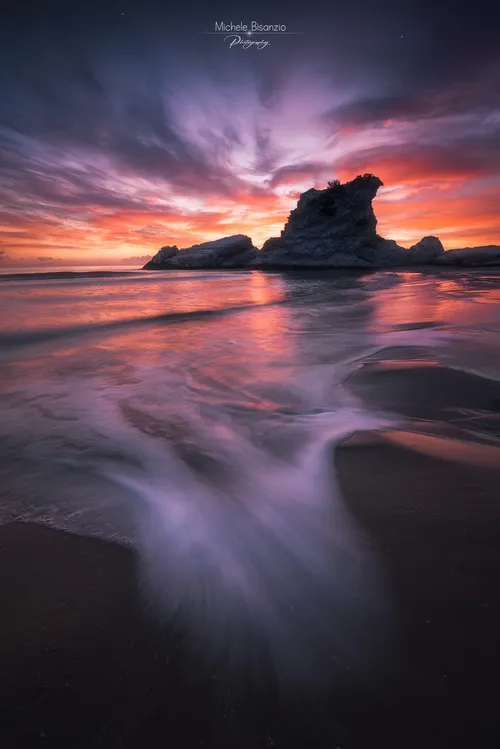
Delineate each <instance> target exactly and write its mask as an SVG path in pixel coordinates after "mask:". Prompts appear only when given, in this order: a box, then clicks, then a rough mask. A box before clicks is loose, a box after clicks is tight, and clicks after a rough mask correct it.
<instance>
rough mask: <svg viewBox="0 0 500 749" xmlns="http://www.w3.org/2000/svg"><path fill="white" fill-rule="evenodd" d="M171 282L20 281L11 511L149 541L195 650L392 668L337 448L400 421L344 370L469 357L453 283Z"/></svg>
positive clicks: (282, 672)
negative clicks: (406, 352)
mask: <svg viewBox="0 0 500 749" xmlns="http://www.w3.org/2000/svg"><path fill="white" fill-rule="evenodd" d="M168 278H170V280H169V282H168V284H167V283H165V280H164V279H163V277H161V278H160V277H158V280H157V279H156V278H153V277H151V280H150V281H149V282H147V283H146V282H145V283H142V282H141V284H138V283H135V280H133V279H131V281H130V283H129V282H128V281H127V279H126V278H124V279H123V281H122V280H119V281H117V279H116V278H112V279H111V280H112V283H111V282H109V280H108V279H106V278H104V279H102V278H96V279H95V286H94V285H92V284H91V283H90V284H89V283H87V282H89V279H86V280H85V285H84V284H75V283H74V280H73V279H68V281H67V286H66V285H65V284H64V283H61V285H60V287H59V286H58V287H57V293H56V292H55V291H54V286H55V284H54V282H53V279H47V284H48V285H47V286H44V283H43V279H37V280H36V281H33V282H31V281H29V280H23V281H22V284H21V283H19V284H18V286H21V285H22V286H23V288H26V292H25V293H24V294H23V296H22V297H19V298H18V291H16V289H15V286H16V284H14V283H13V284H12V285H10V284H7V283H6V284H4V285H3V286H2V294H3V295H4V297H2V296H1V295H0V311H1V310H2V305H4V308H5V310H6V309H7V306H8V308H9V316H8V317H7V316H5V324H4V325H3V329H2V332H1V334H0V335H1V343H2V344H3V353H4V355H5V358H4V360H3V362H2V382H1V386H0V445H1V450H0V499H1V501H0V520H1V521H3V522H5V521H7V520H12V519H14V518H17V519H24V520H36V521H38V522H47V523H51V524H54V525H57V526H59V527H63V528H66V529H69V530H73V531H77V532H80V533H92V534H97V535H100V536H104V537H112V538H125V539H127V540H128V541H129V542H130V543H132V544H134V545H135V546H136V547H137V549H138V551H139V558H140V579H139V583H140V588H141V592H142V595H143V598H144V600H145V601H146V603H147V605H148V608H149V609H150V611H151V613H152V615H154V616H155V617H156V619H157V620H158V621H159V622H171V621H175V622H176V623H178V625H179V627H180V628H181V630H182V631H183V632H185V633H188V638H187V639H188V642H189V644H190V646H191V647H192V648H193V652H195V653H196V654H197V658H198V663H201V662H202V660H203V662H205V663H207V664H210V663H212V662H214V661H215V660H220V659H221V657H223V659H224V661H225V662H226V663H228V664H230V665H231V666H234V667H236V668H238V669H239V668H240V666H241V665H242V664H243V665H245V667H246V666H247V665H248V663H251V662H252V661H253V658H254V654H255V652H256V650H260V651H265V652H266V653H267V657H268V658H269V659H271V660H272V662H273V664H274V667H275V670H276V673H277V674H278V675H279V676H280V678H282V679H283V680H284V681H289V682H292V681H295V682H297V681H298V682H301V683H307V684H311V683H312V682H313V681H314V680H318V679H320V678H321V675H322V674H325V673H326V672H327V671H328V670H329V668H330V667H331V664H332V663H335V664H338V668H339V669H340V670H343V669H347V668H349V669H353V670H356V672H357V674H358V676H359V678H361V679H363V678H364V676H361V674H365V673H368V672H369V670H370V667H371V666H373V667H374V669H375V670H376V671H377V673H379V674H380V672H381V669H380V661H384V660H385V658H386V657H387V650H386V648H385V644H384V642H385V640H386V639H387V637H385V640H384V632H385V635H387V632H388V630H386V629H385V624H386V619H387V617H388V614H390V601H388V599H387V596H386V592H385V586H384V580H383V576H382V574H381V572H380V570H379V567H378V564H377V559H376V555H375V554H374V553H373V551H372V550H371V548H370V543H369V540H367V539H365V538H364V537H363V534H362V533H361V531H360V529H359V528H358V527H357V526H356V524H355V523H354V522H353V520H352V518H351V517H350V515H349V513H348V511H347V508H346V506H345V503H344V500H343V498H342V496H341V494H340V491H339V487H338V484H337V480H336V476H335V472H334V468H333V460H332V456H333V450H334V447H335V445H336V444H337V443H338V442H339V441H340V440H342V439H343V438H344V437H346V436H347V435H349V434H351V433H352V432H354V431H356V430H359V429H377V428H380V427H386V426H387V425H389V424H393V423H397V421H396V417H395V416H390V415H388V414H382V413H377V412H376V411H374V410H373V409H372V410H369V408H368V407H364V406H362V405H361V403H360V402H359V401H357V400H356V399H355V398H354V396H353V395H352V394H349V391H348V390H347V389H346V388H345V387H344V384H343V383H345V381H346V378H348V376H349V374H351V373H352V372H353V370H355V369H356V368H357V367H358V366H359V362H360V361H362V360H364V358H366V357H367V356H368V355H371V356H374V355H375V352H377V351H380V350H381V349H382V348H384V347H387V346H393V347H419V346H420V347H431V348H433V349H434V350H435V351H436V352H439V356H442V357H444V356H448V357H451V358H453V356H455V357H459V356H460V351H461V348H460V347H459V346H458V343H457V340H458V339H457V336H456V335H455V334H453V335H450V330H449V325H448V328H447V327H446V324H445V323H444V322H443V320H441V318H440V317H439V315H440V314H441V312H440V310H441V307H440V306H439V305H440V304H444V303H445V302H446V303H448V301H449V299H451V301H449V304H450V305H451V306H449V307H447V308H446V309H448V310H449V309H451V310H452V311H453V310H454V307H453V305H454V304H455V301H454V297H449V296H447V295H449V294H450V291H449V289H448V287H446V286H444V287H443V288H441V287H439V286H438V285H437V282H436V281H435V280H432V281H430V282H425V283H424V282H421V281H419V280H418V277H417V276H416V275H414V276H412V278H411V279H409V280H408V279H405V276H404V274H391V275H389V274H388V275H380V276H378V277H377V276H370V277H366V278H363V277H361V276H357V277H352V276H347V277H342V276H339V275H336V276H335V277H329V278H323V277H320V276H307V277H302V276H300V275H298V276H296V277H295V276H290V277H280V276H267V275H264V274H260V273H251V274H241V275H239V276H237V277H236V278H235V277H232V278H230V277H229V276H227V275H224V274H213V275H210V277H209V278H207V279H204V278H199V277H196V276H194V277H192V278H190V279H187V278H186V277H185V276H183V279H182V281H180V280H179V281H177V280H176V279H173V278H172V277H170V276H168ZM91 280H92V279H90V281H91ZM59 283H60V282H59V281H58V284H59ZM418 283H424V291H421V292H420V294H421V296H418V294H417V293H416V292H415V288H414V287H415V284H416V286H417V291H418ZM71 284H73V285H71ZM408 285H409V286H410V287H411V289H410V292H411V293H408V289H407V286H408ZM4 287H5V291H4ZM7 287H8V289H7ZM139 287H141V288H139ZM143 287H144V288H145V289H147V293H146V294H145V293H144V288H143ZM167 289H168V290H167ZM477 293H478V294H479V293H481V294H483V296H482V298H483V300H484V301H485V303H484V304H482V305H476V306H475V308H474V314H475V315H476V316H477V315H479V316H481V315H482V316H483V317H484V320H483V318H480V322H481V326H482V327H481V336H480V337H478V336H477V335H476V333H475V330H474V329H472V326H473V324H476V323H475V319H473V318H472V316H471V314H470V309H469V308H467V310H466V314H465V316H464V318H463V319H464V320H465V322H466V323H467V325H469V326H470V328H471V330H470V332H468V330H465V328H463V329H462V330H460V333H459V335H460V336H461V337H462V338H463V337H464V336H469V338H468V342H469V345H470V347H471V351H473V352H479V353H481V352H482V351H483V349H485V350H486V349H488V362H490V363H491V361H492V358H491V356H490V354H489V351H490V347H491V342H490V338H488V335H487V331H488V328H487V327H486V326H487V325H488V324H490V325H492V324H493V323H490V322H488V321H489V319H490V318H489V316H490V315H491V309H493V307H492V305H490V304H488V299H489V297H488V296H487V294H490V296H491V292H490V291H488V289H486V290H485V291H483V290H481V289H479V290H478V292H477ZM5 299H8V302H9V305H7V303H6V302H5ZM415 299H417V300H419V299H422V300H423V302H422V304H421V305H420V306H418V304H417V305H416V302H415ZM443 300H444V302H443ZM457 309H458V312H455V313H454V314H457V315H460V314H462V312H461V311H460V309H461V308H460V307H457ZM64 310H66V312H65V313H64ZM405 310H406V312H405ZM478 319H479V318H478ZM457 327H459V326H457V325H455V327H454V330H455V329H456V328H457ZM485 331H486V333H485ZM34 344H36V345H34ZM462 345H463V344H462V342H460V346H462ZM446 346H448V348H447V349H446V351H445V347H446ZM437 356H438V354H437V353H436V357H437ZM476 357H477V361H478V362H479V363H478V366H480V365H481V360H480V358H479V357H478V355H477V354H476ZM367 499H368V498H367ZM202 656H203V659H202Z"/></svg>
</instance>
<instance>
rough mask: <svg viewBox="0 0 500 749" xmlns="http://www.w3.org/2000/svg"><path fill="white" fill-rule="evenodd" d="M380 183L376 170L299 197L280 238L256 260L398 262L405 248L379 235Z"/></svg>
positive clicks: (272, 263) (352, 264) (354, 264)
mask: <svg viewBox="0 0 500 749" xmlns="http://www.w3.org/2000/svg"><path fill="white" fill-rule="evenodd" d="M381 186H382V181H381V180H380V179H379V178H378V177H375V176H373V175H372V174H365V175H363V176H360V177H356V179H353V180H352V181H351V182H347V183H346V184H340V182H330V183H329V186H328V187H327V188H326V189H325V190H316V189H314V188H312V189H311V190H307V192H305V193H303V194H302V195H301V196H300V199H299V202H298V204H297V207H296V208H295V209H294V210H293V211H292V212H291V213H290V216H289V217H288V221H287V223H286V225H285V228H284V229H283V231H282V232H281V236H280V237H275V238H272V239H269V240H268V241H267V242H266V243H265V244H264V246H263V248H262V251H261V253H260V254H259V259H258V263H259V266H260V267H262V268H266V267H301V268H304V267H321V268H375V267H386V266H392V265H400V264H402V263H403V262H405V260H406V259H407V258H406V257H405V256H406V255H407V251H406V250H405V249H404V248H403V247H399V246H398V245H397V244H396V242H394V241H392V240H389V239H383V238H382V237H380V236H379V235H378V234H377V231H376V228H377V219H376V218H375V214H374V212H373V207H372V200H373V198H374V197H375V195H376V194H377V190H378V189H379V187H381Z"/></svg>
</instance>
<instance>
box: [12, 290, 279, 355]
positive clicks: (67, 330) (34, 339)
mask: <svg viewBox="0 0 500 749" xmlns="http://www.w3.org/2000/svg"><path fill="white" fill-rule="evenodd" d="M283 303H284V301H283V300H278V301H274V302H265V303H262V304H256V303H252V304H236V305H233V306H230V307H221V308H217V309H200V310H191V311H189V312H167V313H164V314H162V315H148V316H144V317H132V318H128V319H124V320H114V321H113V322H105V323H88V324H82V325H67V326H57V327H54V328H42V329H38V330H27V331H22V332H16V333H0V349H1V350H3V351H4V352H5V351H13V350H18V349H20V348H23V347H25V346H32V345H36V344H40V343H49V342H51V341H57V340H62V339H65V338H74V337H75V336H82V335H89V334H93V333H101V332H103V333H107V332H112V331H117V330H121V329H126V328H129V327H135V326H140V325H148V324H151V323H167V324H176V323H183V322H189V321H191V320H204V319H212V318H217V317H225V316H226V315H231V314H237V313H239V312H248V311H250V310H253V309H261V308H262V307H273V306H277V305H280V304H283Z"/></svg>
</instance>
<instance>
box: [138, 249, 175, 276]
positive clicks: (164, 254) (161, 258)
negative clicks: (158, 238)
mask: <svg viewBox="0 0 500 749" xmlns="http://www.w3.org/2000/svg"><path fill="white" fill-rule="evenodd" d="M178 252H179V248H178V247H176V245H175V244H174V245H172V246H169V245H165V247H162V248H161V250H159V252H157V253H156V255H155V256H154V257H152V258H151V260H149V262H147V263H146V265H145V266H144V268H143V270H156V269H158V268H163V267H164V266H165V265H166V264H167V263H169V262H170V261H171V260H172V259H173V258H174V257H176V255H177V254H178Z"/></svg>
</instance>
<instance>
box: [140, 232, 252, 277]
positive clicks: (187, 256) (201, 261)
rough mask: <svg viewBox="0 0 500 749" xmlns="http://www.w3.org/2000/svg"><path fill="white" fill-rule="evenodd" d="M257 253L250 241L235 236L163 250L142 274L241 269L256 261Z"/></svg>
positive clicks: (239, 235) (163, 248)
mask: <svg viewBox="0 0 500 749" xmlns="http://www.w3.org/2000/svg"><path fill="white" fill-rule="evenodd" d="M256 255H257V250H256V248H255V247H254V246H253V244H252V240H251V239H250V237H247V236H245V235H244V234H235V235H233V236H231V237H223V238H222V239H216V240H214V241H213V242H203V244H195V245H193V246H192V247H188V248H186V249H185V250H178V249H177V247H175V246H172V247H169V246H166V247H162V248H161V250H160V251H159V252H158V253H157V254H156V255H155V256H154V257H153V258H152V259H151V260H150V261H149V263H147V264H146V265H145V266H144V270H158V269H160V270H161V269H165V270H168V269H171V270H175V269H179V270H187V269H191V268H193V269H196V268H243V267H246V266H248V265H249V264H250V263H251V262H252V261H253V260H254V259H255V257H256Z"/></svg>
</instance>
